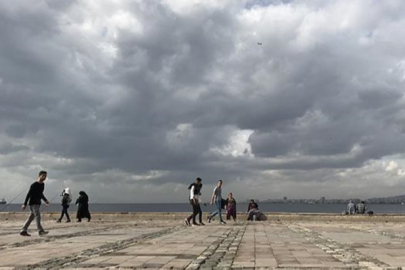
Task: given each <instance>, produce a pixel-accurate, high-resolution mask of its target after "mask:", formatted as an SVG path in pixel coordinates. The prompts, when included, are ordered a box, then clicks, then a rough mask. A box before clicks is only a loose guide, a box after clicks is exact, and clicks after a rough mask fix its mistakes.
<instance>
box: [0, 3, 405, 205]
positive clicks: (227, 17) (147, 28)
mask: <svg viewBox="0 0 405 270" xmlns="http://www.w3.org/2000/svg"><path fill="white" fill-rule="evenodd" d="M404 13H405V2H404V1H402V0H397V1H396V0H390V1H374V0H364V1H352V0H341V1H337V0H332V1H319V0H308V1H276V0H274V1H271V0H268V1H265V0H262V1H247V0H245V1H233V0H224V1H211V0H192V1H191V0H176V1H169V0H160V1H132V0H131V1H129V0H128V1H127V0H122V1H113V0H109V1H97V0H76V1H63V0H42V1H35V2H30V1H22V0H14V1H1V2H0V22H1V23H0V63H1V65H0V178H1V181H0V198H1V197H5V198H7V199H8V200H10V199H11V198H12V197H14V196H15V195H17V194H19V193H20V192H22V191H23V190H27V189H28V186H29V185H30V184H31V183H32V182H33V181H35V179H36V175H37V173H38V171H39V170H41V169H45V170H47V171H48V173H49V179H48V180H47V182H46V183H47V186H46V194H47V196H48V198H49V197H51V198H52V197H53V195H54V194H57V193H58V192H60V191H62V189H63V188H65V187H70V188H71V190H72V191H73V193H74V194H77V193H78V192H79V190H85V191H86V192H87V193H88V194H89V196H90V198H91V200H92V201H93V202H94V201H96V202H186V201H187V186H188V184H189V183H190V182H191V181H193V179H195V177H197V176H199V177H201V178H202V179H203V183H204V188H203V198H204V199H205V200H208V198H209V196H210V194H211V192H212V189H213V187H214V185H215V183H216V181H217V180H218V179H223V180H224V193H228V192H231V191H232V192H233V193H234V195H235V197H236V198H237V199H239V200H245V199H248V198H258V199H267V198H273V199H274V198H282V197H284V196H287V197H289V198H320V197H323V196H325V197H327V198H350V197H359V198H369V197H380V196H391V195H398V194H403V193H405V179H404V176H405V159H404V150H405V106H404V101H405V100H404V89H405V87H404V86H405V31H403V29H405V18H404V16H403V14H404ZM22 200H23V198H21V199H19V200H18V201H22Z"/></svg>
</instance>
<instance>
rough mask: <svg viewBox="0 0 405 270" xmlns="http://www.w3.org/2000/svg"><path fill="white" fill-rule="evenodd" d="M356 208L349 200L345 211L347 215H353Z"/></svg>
mask: <svg viewBox="0 0 405 270" xmlns="http://www.w3.org/2000/svg"><path fill="white" fill-rule="evenodd" d="M355 210H356V208H355V207H354V203H353V201H350V202H349V204H348V205H347V212H348V213H349V215H354V213H355Z"/></svg>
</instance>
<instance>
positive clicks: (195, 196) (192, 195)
mask: <svg viewBox="0 0 405 270" xmlns="http://www.w3.org/2000/svg"><path fill="white" fill-rule="evenodd" d="M199 197H200V196H198V194H194V185H193V186H192V187H191V188H190V200H192V199H197V200H199Z"/></svg>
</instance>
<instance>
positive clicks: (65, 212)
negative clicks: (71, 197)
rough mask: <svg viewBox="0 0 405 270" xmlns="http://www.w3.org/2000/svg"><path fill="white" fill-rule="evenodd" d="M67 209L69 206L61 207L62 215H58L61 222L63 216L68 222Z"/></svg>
mask: <svg viewBox="0 0 405 270" xmlns="http://www.w3.org/2000/svg"><path fill="white" fill-rule="evenodd" d="M68 208H69V205H62V213H61V215H60V218H59V220H62V218H63V216H64V215H66V218H67V220H70V217H69V213H68Z"/></svg>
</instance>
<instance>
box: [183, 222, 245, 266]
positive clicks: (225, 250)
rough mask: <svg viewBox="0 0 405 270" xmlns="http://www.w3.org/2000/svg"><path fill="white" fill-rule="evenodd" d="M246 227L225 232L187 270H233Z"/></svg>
mask: <svg viewBox="0 0 405 270" xmlns="http://www.w3.org/2000/svg"><path fill="white" fill-rule="evenodd" d="M245 230H246V225H243V226H242V227H234V228H232V229H230V230H227V231H225V232H224V233H223V234H222V235H221V236H220V237H219V239H218V240H217V241H216V242H214V243H213V244H211V245H210V246H209V247H208V248H207V249H206V250H205V251H204V252H203V253H202V255H201V256H199V257H198V258H197V259H196V260H194V261H192V262H191V263H190V264H189V265H188V266H187V268H186V269H187V270H195V269H204V270H206V269H221V270H225V269H231V267H232V263H233V260H234V259H235V256H236V252H237V250H238V247H239V245H240V243H241V241H242V237H243V235H244V233H245Z"/></svg>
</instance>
